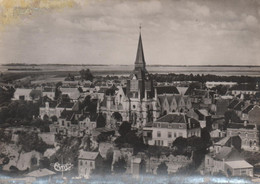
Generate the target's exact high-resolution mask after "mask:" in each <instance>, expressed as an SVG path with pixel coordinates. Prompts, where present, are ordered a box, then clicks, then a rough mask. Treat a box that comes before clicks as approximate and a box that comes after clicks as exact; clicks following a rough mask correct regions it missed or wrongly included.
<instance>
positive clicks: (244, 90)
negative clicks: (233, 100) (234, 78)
mask: <svg viewBox="0 0 260 184" xmlns="http://www.w3.org/2000/svg"><path fill="white" fill-rule="evenodd" d="M230 91H231V93H232V95H239V94H252V95H255V94H256V93H257V92H259V88H258V83H256V85H252V84H239V85H235V86H233V87H232V88H230Z"/></svg>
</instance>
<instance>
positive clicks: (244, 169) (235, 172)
mask: <svg viewBox="0 0 260 184" xmlns="http://www.w3.org/2000/svg"><path fill="white" fill-rule="evenodd" d="M224 169H225V173H227V175H228V176H250V177H253V166H252V165H251V164H249V163H248V162H246V161H245V160H238V161H228V162H225V167H224Z"/></svg>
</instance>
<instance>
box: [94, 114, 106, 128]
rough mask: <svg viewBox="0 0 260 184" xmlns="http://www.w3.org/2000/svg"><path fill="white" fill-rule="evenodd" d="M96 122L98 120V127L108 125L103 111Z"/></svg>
mask: <svg viewBox="0 0 260 184" xmlns="http://www.w3.org/2000/svg"><path fill="white" fill-rule="evenodd" d="M96 122H97V128H101V127H105V126H106V118H105V117H104V116H103V115H102V113H99V114H98V117H97V120H96Z"/></svg>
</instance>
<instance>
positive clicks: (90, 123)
mask: <svg viewBox="0 0 260 184" xmlns="http://www.w3.org/2000/svg"><path fill="white" fill-rule="evenodd" d="M96 118H97V116H91V115H86V114H84V115H82V116H81V117H80V118H79V119H78V121H79V129H80V131H81V132H84V134H91V133H92V131H93V130H94V129H95V128H96V127H97V123H96Z"/></svg>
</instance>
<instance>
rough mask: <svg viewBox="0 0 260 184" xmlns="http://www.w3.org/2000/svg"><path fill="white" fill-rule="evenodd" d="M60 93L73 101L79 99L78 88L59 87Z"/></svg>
mask: <svg viewBox="0 0 260 184" xmlns="http://www.w3.org/2000/svg"><path fill="white" fill-rule="evenodd" d="M60 91H61V93H62V95H68V96H69V98H70V99H72V100H73V101H77V100H78V99H79V97H80V91H79V89H78V88H70V87H61V88H60Z"/></svg>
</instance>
